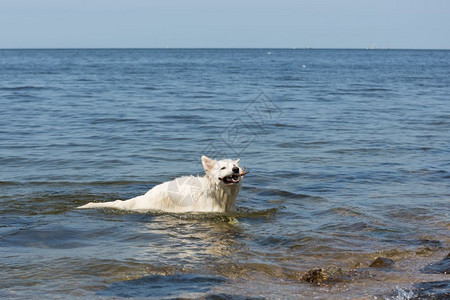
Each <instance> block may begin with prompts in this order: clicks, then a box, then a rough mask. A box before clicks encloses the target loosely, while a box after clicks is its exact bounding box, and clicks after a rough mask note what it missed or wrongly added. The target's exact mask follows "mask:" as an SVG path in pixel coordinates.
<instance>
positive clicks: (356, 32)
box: [0, 0, 450, 49]
mask: <svg viewBox="0 0 450 300" xmlns="http://www.w3.org/2000/svg"><path fill="white" fill-rule="evenodd" d="M372 45H374V46H376V47H377V48H382V47H390V48H437V49H450V0H371V1H368V0H270V1H269V0H259V1H258V0H0V48H74V47H76V48H97V47H100V48H110V47H114V48H116V47H118V48H128V47H136V48H143V47H145V48H154V47H157V48H164V47H171V48H180V47H188V48H192V47H207V48H216V47H220V48H221V47H225V48H230V47H237V48H240V47H250V48H258V47H264V48H266V47H267V48H275V47H277V48H280V47H281V48H291V47H298V48H300V47H306V46H308V47H313V48H366V47H370V46H372Z"/></svg>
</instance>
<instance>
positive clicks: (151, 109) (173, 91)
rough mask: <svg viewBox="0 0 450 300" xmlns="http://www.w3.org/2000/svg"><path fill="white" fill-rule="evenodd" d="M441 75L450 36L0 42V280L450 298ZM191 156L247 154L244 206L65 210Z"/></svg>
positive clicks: (194, 161) (179, 168) (102, 293)
mask: <svg viewBox="0 0 450 300" xmlns="http://www.w3.org/2000/svg"><path fill="white" fill-rule="evenodd" d="M269 52H270V54H269ZM449 78H450V51H431V50H430V51H429V50H415V51H411V50H376V51H375V50H374V51H372V50H292V49H291V50H287V49H286V50H280V49H278V50H277V49H275V50H273V49H268V50H265V49H253V50H233V49H226V50H220V49H218V50H207V49H184V50H183V49H180V50H170V49H169V50H143V49H139V50H137V49H121V50H95V49H90V50H0V101H1V104H2V105H1V107H0V112H1V118H0V166H1V172H0V204H1V205H0V217H1V222H0V266H1V268H0V276H1V278H2V280H1V281H0V297H2V298H19V299H30V298H32V299H36V298H64V299H67V298H85V299H93V298H94V299H95V298H98V299H105V298H130V297H132V298H134V297H135V298H155V299H160V298H168V299H173V298H205V299H246V298H261V299H264V298H269V299H272V298H286V299H312V298H317V299H352V298H368V299H373V298H375V297H376V298H378V299H380V298H381V299H383V298H384V299H415V298H425V299H426V298H433V297H435V298H437V299H439V297H449V294H448V290H450V279H449V277H448V276H449V275H447V274H444V272H442V269H439V268H433V267H430V265H432V264H436V263H437V262H439V261H442V260H443V259H444V257H446V255H447V254H448V253H449V251H450V247H449V242H450V238H449V237H450V218H449V209H450V181H449V179H450V171H449V170H450V150H449V149H450V133H449V132H450V105H449V101H450V100H449V96H448V95H450V79H449ZM202 154H207V155H210V156H212V157H217V158H220V157H230V158H238V157H239V158H240V159H241V166H245V167H246V169H247V170H249V171H250V174H248V175H247V176H245V179H244V183H243V187H242V190H241V192H240V194H239V195H238V198H237V203H236V204H237V211H236V212H235V213H232V214H229V215H217V214H179V215H177V214H164V213H159V212H139V213H138V212H128V211H117V210H111V209H95V210H78V209H76V207H77V206H80V205H83V204H86V203H88V202H91V201H112V200H115V199H128V198H131V197H134V196H137V195H141V194H143V193H145V192H146V191H147V190H149V189H150V188H152V187H153V186H155V185H156V184H158V183H160V182H163V181H167V180H171V179H173V178H175V177H178V176H181V175H190V174H193V175H195V174H202V172H203V171H202V167H201V162H200V157H201V155H202ZM377 257H384V258H389V259H391V260H393V262H394V264H393V265H392V266H388V267H384V268H375V267H370V264H371V263H372V262H373V261H374V260H375V259H376V258H377ZM318 269H322V270H333V271H332V272H330V273H329V274H327V276H325V277H327V278H323V281H321V282H318V283H317V282H316V283H314V282H313V283H310V282H308V281H307V280H305V277H304V275H305V274H306V273H307V272H308V271H310V270H318ZM336 270H337V271H336ZM331 273H333V274H331Z"/></svg>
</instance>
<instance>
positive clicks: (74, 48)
mask: <svg viewBox="0 0 450 300" xmlns="http://www.w3.org/2000/svg"><path fill="white" fill-rule="evenodd" d="M0 50H403V51H404V50H408V51H448V50H450V49H447V48H390V47H380V48H377V47H375V48H372V47H366V48H351V47H350V48H347V47H343V48H339V47H336V48H326V47H325V48H321V47H318V48H315V47H23V48H22V47H11V48H0Z"/></svg>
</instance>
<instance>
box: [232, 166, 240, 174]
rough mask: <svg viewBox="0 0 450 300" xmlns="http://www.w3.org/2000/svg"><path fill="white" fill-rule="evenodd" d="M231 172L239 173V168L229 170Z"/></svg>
mask: <svg viewBox="0 0 450 300" xmlns="http://www.w3.org/2000/svg"><path fill="white" fill-rule="evenodd" d="M231 170H232V171H233V173H239V168H238V167H233V169H231Z"/></svg>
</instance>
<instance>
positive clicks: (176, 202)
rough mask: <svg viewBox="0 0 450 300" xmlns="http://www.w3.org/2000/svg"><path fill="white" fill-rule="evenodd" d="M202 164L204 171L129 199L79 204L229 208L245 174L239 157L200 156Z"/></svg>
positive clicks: (170, 208)
mask: <svg viewBox="0 0 450 300" xmlns="http://www.w3.org/2000/svg"><path fill="white" fill-rule="evenodd" d="M202 164H203V168H204V169H205V173H206V175H205V176H203V177H195V176H185V177H180V178H177V179H174V180H172V181H168V182H164V183H161V184H159V185H157V186H155V187H154V188H152V189H151V190H149V191H148V192H147V193H146V194H145V195H142V196H138V197H135V198H132V199H129V200H116V201H112V202H103V203H94V202H91V203H88V204H86V205H83V206H80V207H79V208H98V207H103V208H117V209H125V210H159V211H165V212H175V213H182V212H218V213H225V212H230V211H233V210H234V202H235V200H236V196H237V194H238V192H239V189H240V187H241V184H242V178H243V175H245V174H246V173H244V172H243V170H242V169H241V168H239V159H238V160H231V159H225V160H220V161H216V160H214V159H211V158H208V157H206V156H202ZM244 169H245V168H244Z"/></svg>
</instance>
